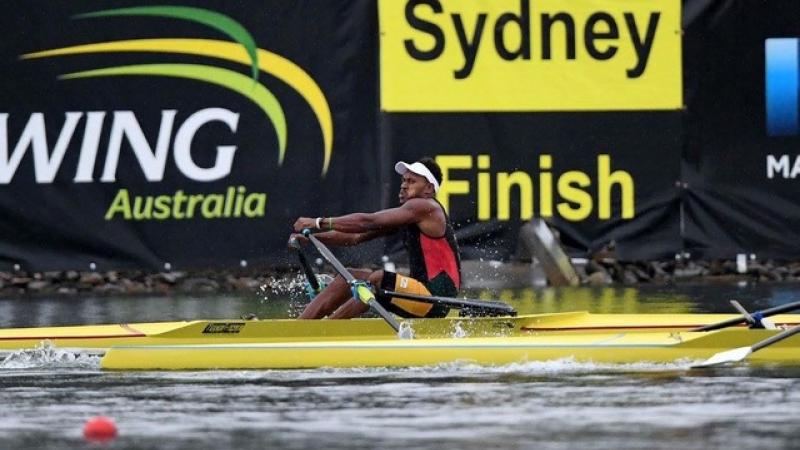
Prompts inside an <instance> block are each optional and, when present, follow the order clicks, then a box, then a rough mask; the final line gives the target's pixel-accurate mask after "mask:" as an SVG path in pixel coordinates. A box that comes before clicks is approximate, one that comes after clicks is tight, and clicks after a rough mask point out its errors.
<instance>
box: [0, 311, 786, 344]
mask: <svg viewBox="0 0 800 450" xmlns="http://www.w3.org/2000/svg"><path fill="white" fill-rule="evenodd" d="M733 317H736V315H734V314H590V313H588V312H585V311H577V312H565V313H552V314H532V315H523V316H518V317H487V318H458V317H453V318H444V319H417V320H408V321H407V322H408V324H409V325H410V326H411V328H412V329H413V330H414V335H415V337H417V338H420V339H435V338H448V337H454V336H460V337H473V338H477V337H514V336H531V335H538V334H552V333H559V334H570V333H573V334H585V333H616V332H629V331H637V332H643V333H645V332H653V333H658V332H672V331H686V330H688V329H691V328H694V327H698V326H701V325H705V324H709V323H715V322H719V321H722V320H727V319H730V318H733ZM771 319H772V320H773V321H774V322H775V323H778V324H783V325H795V324H800V314H784V315H779V316H774V317H773V318H771ZM739 328H744V327H739ZM389 338H396V333H395V332H394V330H392V329H391V328H390V327H389V326H388V325H387V324H386V323H385V322H384V321H383V320H381V319H352V320H294V319H275V320H252V321H245V320H197V321H187V322H161V323H135V324H114V325H81V326H65V327H42V328H11V329H2V330H0V353H1V352H3V351H5V352H9V351H16V350H20V349H26V348H35V347H37V346H38V345H40V344H41V343H42V342H43V341H47V342H49V343H51V344H52V345H54V346H56V347H61V348H74V349H87V350H97V351H100V352H102V351H104V350H105V349H108V348H110V347H112V346H119V345H212V344H244V343H281V342H329V341H360V340H381V339H389Z"/></svg>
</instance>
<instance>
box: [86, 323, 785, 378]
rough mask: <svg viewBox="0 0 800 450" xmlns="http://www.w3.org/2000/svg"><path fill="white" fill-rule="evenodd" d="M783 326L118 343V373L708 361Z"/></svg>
mask: <svg viewBox="0 0 800 450" xmlns="http://www.w3.org/2000/svg"><path fill="white" fill-rule="evenodd" d="M778 332H779V331H776V330H749V329H746V328H730V329H723V330H718V331H710V332H663V331H652V332H641V331H619V332H593V333H560V332H559V333H533V334H530V335H527V336H514V337H479V338H432V339H411V340H406V339H398V338H396V337H395V338H390V339H377V340H376V339H373V340H352V341H327V342H323V341H320V342H283V343H252V344H213V345H160V346H159V345H153V346H120V347H112V348H111V349H109V350H108V352H106V354H105V356H104V357H103V359H102V360H101V367H102V368H104V369H110V370H206V369H209V370H210V369H302V368H320V367H336V368H351V367H410V366H429V365H439V364H447V363H457V362H463V363H473V364H479V365H503V364H510V363H524V362H530V361H548V360H556V359H563V358H570V359H574V360H576V361H592V362H599V363H634V362H655V363H670V362H675V361H679V360H685V361H687V367H688V365H689V363H690V362H691V361H701V360H705V359H706V358H709V357H710V356H712V355H713V354H715V353H717V352H720V351H724V350H730V349H732V348H736V347H743V346H749V345H752V344H754V343H756V342H758V341H760V340H762V339H766V338H767V337H770V336H773V335H775V334H776V333H778ZM749 360H750V361H751V362H754V363H757V364H759V363H774V364H792V365H798V364H800V335H796V336H795V337H793V338H789V339H786V340H784V341H781V342H779V343H777V344H775V345H773V346H771V347H768V348H765V349H763V350H761V351H759V352H755V353H753V354H752V356H751V357H750V358H749Z"/></svg>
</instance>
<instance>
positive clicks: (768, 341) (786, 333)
mask: <svg viewBox="0 0 800 450" xmlns="http://www.w3.org/2000/svg"><path fill="white" fill-rule="evenodd" d="M798 332H800V325H796V326H793V327H792V328H789V329H788V330H785V331H782V332H780V333H778V334H776V335H775V336H772V337H769V338H767V339H764V340H763V341H761V342H757V343H756V344H754V345H752V346H751V347H750V348H751V349H752V351H754V352H756V351H759V350H761V349H762V348H764V347H767V346H770V345H772V344H775V343H776V342H780V341H782V340H784V339H786V338H788V337H790V336H793V335H795V334H797V333H798Z"/></svg>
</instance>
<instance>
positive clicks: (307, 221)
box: [294, 217, 317, 233]
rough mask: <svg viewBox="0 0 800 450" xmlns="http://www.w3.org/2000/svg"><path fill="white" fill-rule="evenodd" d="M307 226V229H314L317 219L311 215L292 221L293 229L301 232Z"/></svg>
mask: <svg viewBox="0 0 800 450" xmlns="http://www.w3.org/2000/svg"><path fill="white" fill-rule="evenodd" d="M306 228H308V229H309V230H314V229H316V228H317V219H315V218H311V217H300V218H298V219H297V221H295V223H294V231H295V232H298V233H299V232H301V231H303V230H305V229H306Z"/></svg>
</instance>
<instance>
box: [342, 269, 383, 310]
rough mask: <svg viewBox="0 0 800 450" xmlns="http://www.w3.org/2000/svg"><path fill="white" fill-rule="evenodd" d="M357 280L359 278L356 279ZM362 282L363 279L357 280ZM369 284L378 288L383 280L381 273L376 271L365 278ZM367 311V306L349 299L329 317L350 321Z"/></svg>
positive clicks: (359, 301)
mask: <svg viewBox="0 0 800 450" xmlns="http://www.w3.org/2000/svg"><path fill="white" fill-rule="evenodd" d="M356 278H359V277H356ZM359 279H361V280H363V279H364V278H359ZM366 279H367V280H368V281H369V282H370V283H372V285H373V286H375V287H380V285H381V281H382V280H383V271H382V270H376V271H375V272H372V273H371V274H370V275H369V277H368V278H366ZM367 311H369V305H367V304H366V303H364V302H362V301H361V300H358V299H356V298H351V299H350V301H347V302H345V303H344V305H342V306H341V307H339V309H337V310H336V311H334V313H333V314H331V316H330V317H329V318H330V319H351V318H353V317H358V316H360V315H362V314H364V313H365V312H367Z"/></svg>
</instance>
